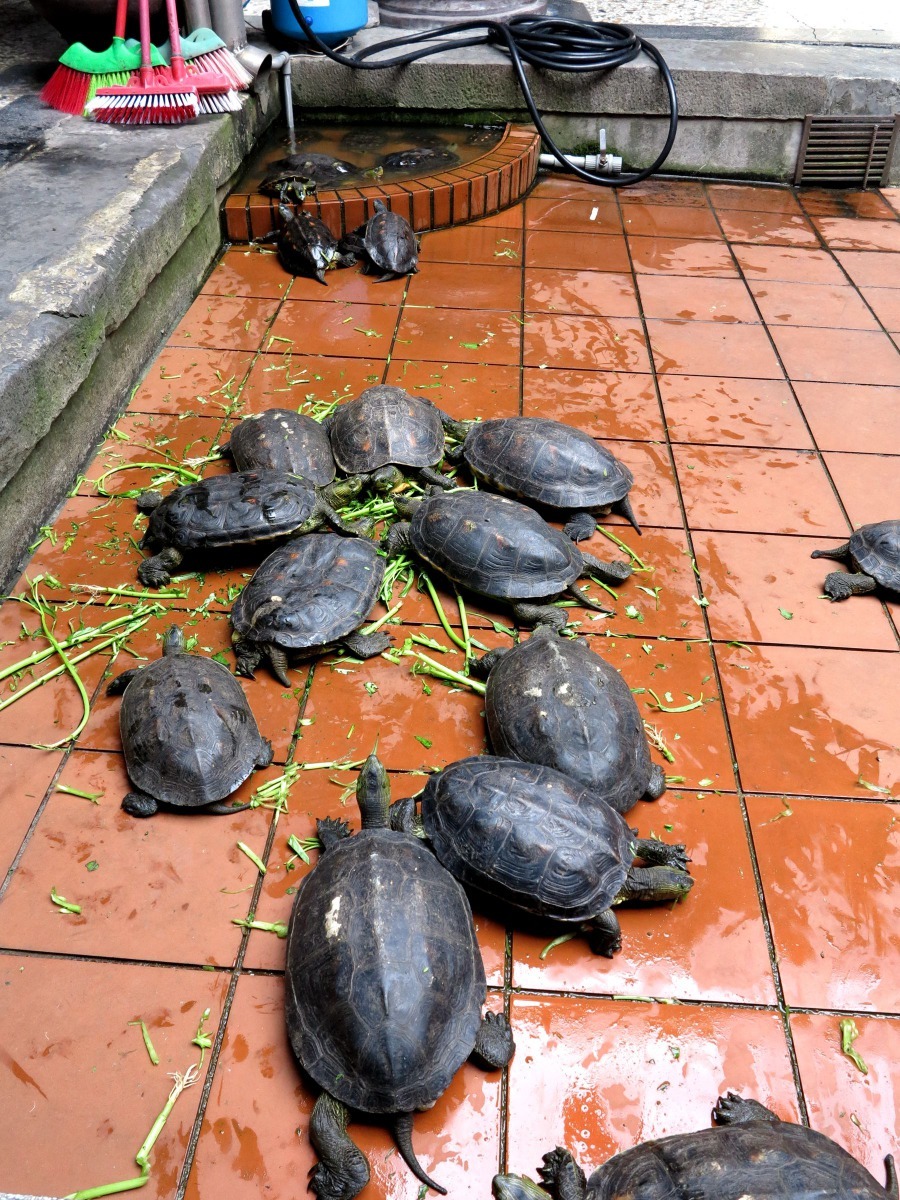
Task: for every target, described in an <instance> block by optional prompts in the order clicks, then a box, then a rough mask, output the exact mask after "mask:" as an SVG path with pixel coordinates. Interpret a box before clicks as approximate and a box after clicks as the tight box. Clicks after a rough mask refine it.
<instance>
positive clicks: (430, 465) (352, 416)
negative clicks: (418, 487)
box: [323, 384, 455, 492]
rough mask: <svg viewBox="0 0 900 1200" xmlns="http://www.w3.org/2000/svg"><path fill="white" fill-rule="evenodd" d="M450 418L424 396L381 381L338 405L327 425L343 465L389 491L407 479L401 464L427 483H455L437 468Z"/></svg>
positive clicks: (332, 447)
mask: <svg viewBox="0 0 900 1200" xmlns="http://www.w3.org/2000/svg"><path fill="white" fill-rule="evenodd" d="M446 419H448V418H447V417H446V414H444V413H442V412H441V410H440V409H439V408H436V407H435V405H433V404H432V403H431V401H430V400H426V399H425V398H424V396H411V395H410V394H409V392H406V391H404V390H403V388H399V387H392V386H391V385H390V384H378V385H376V386H375V387H370V388H366V390H365V391H364V392H361V393H360V395H359V396H357V398H356V399H355V400H351V401H349V402H348V403H347V404H341V405H339V406H338V408H337V409H336V410H335V411H334V413H333V414H332V415H331V416H330V417H327V418H326V419H325V421H324V422H323V424H324V426H325V428H326V429H327V430H328V436H329V438H330V439H331V449H332V453H333V454H334V459H335V462H336V463H337V465H338V466H339V467H340V469H341V470H342V471H344V472H345V473H346V474H347V475H350V476H365V477H366V479H367V482H368V483H369V484H371V485H372V486H373V487H374V488H375V490H376V491H378V492H390V491H391V490H392V489H393V488H395V487H397V486H398V485H400V484H401V483H403V478H404V476H403V472H402V471H400V470H399V468H400V467H404V468H406V470H407V472H408V473H409V474H411V475H414V476H415V477H416V478H417V479H419V480H421V481H422V482H423V483H425V484H432V485H435V486H437V487H441V488H445V489H449V488H452V487H454V486H455V484H454V482H453V480H452V479H448V478H447V476H446V475H442V474H441V472H440V471H437V470H435V469H434V468H435V467H436V466H437V464H438V463H439V462H440V461H441V459H442V458H443V457H444V430H443V428H442V425H443V422H444V421H445V420H446Z"/></svg>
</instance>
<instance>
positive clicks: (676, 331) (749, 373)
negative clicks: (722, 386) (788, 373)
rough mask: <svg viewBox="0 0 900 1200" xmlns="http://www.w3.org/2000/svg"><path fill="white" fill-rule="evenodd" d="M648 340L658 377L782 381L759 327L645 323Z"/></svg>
mask: <svg viewBox="0 0 900 1200" xmlns="http://www.w3.org/2000/svg"><path fill="white" fill-rule="evenodd" d="M647 336H648V337H649V338H650V348H651V350H652V351H653V361H654V363H655V364H656V370H657V372H658V373H659V374H660V375H667V374H676V375H733V376H738V377H740V378H744V379H781V378H783V375H784V373H783V371H782V370H781V367H780V366H779V365H778V360H777V358H776V357H775V354H774V353H773V351H772V346H771V344H770V342H769V338H768V335H767V333H766V331H765V329H764V328H763V327H762V326H761V325H731V326H724V325H720V324H716V323H715V322H714V321H648V322H647Z"/></svg>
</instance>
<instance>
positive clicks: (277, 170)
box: [259, 159, 319, 204]
mask: <svg viewBox="0 0 900 1200" xmlns="http://www.w3.org/2000/svg"><path fill="white" fill-rule="evenodd" d="M285 161H286V160H284V159H282V163H284V162H285ZM259 190H260V191H261V192H262V194H263V195H264V196H275V197H276V199H278V200H280V201H281V202H282V203H284V202H285V201H287V200H290V201H292V202H293V203H294V204H302V203H303V201H304V200H305V199H306V197H307V196H314V195H315V194H316V192H317V191H318V190H319V185H318V184H317V183H316V181H315V180H314V179H309V178H308V177H306V176H305V175H301V174H298V173H297V171H295V170H293V169H292V168H291V167H289V166H283V165H282V166H278V165H277V164H276V166H275V167H274V168H273V169H272V170H271V171H269V173H268V175H266V177H265V178H264V179H263V181H262V182H261V183H260V185H259Z"/></svg>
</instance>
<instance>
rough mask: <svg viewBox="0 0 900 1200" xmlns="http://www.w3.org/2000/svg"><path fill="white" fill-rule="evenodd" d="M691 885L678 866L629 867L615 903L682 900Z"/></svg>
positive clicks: (658, 902)
mask: <svg viewBox="0 0 900 1200" xmlns="http://www.w3.org/2000/svg"><path fill="white" fill-rule="evenodd" d="M693 886H694V881H693V879H692V878H691V877H690V875H689V874H688V873H687V871H686V870H682V869H681V868H680V867H674V866H672V867H670V866H651V867H631V868H630V870H629V872H628V874H627V875H626V876H625V882H624V883H623V884H622V890H621V891H620V892H619V894H618V896H617V897H616V900H615V903H616V904H666V903H668V902H669V901H671V900H682V899H683V898H684V897H685V896H686V895H687V894H688V892H689V891H690V890H691V888H692V887H693Z"/></svg>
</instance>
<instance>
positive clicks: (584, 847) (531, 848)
mask: <svg viewBox="0 0 900 1200" xmlns="http://www.w3.org/2000/svg"><path fill="white" fill-rule="evenodd" d="M422 821H423V823H424V826H425V832H426V833H427V835H428V838H429V840H430V841H431V844H432V846H433V847H434V852H435V854H436V855H437V856H438V858H439V860H440V861H441V862H442V863H443V865H444V866H445V867H446V868H447V870H448V871H450V872H451V873H452V874H453V875H455V876H456V878H457V879H458V880H459V881H460V882H461V883H464V884H468V885H469V886H470V887H473V888H476V889H477V890H478V891H479V892H483V893H485V894H486V895H489V896H495V897H497V898H498V899H500V900H502V901H503V902H504V903H505V904H508V905H511V906H512V907H514V908H518V909H521V910H523V911H525V912H527V913H532V914H534V915H535V916H540V917H547V918H552V919H553V920H555V921H585V920H588V919H589V918H591V917H594V916H596V915H597V914H598V913H600V912H603V911H604V909H607V908H609V905H610V903H611V902H612V901H613V900H614V899H615V897H616V896H617V895H618V893H619V891H620V889H621V887H622V884H623V883H624V882H625V876H626V875H627V873H628V868H629V867H630V866H631V863H632V860H633V858H634V854H633V851H632V844H633V843H632V835H631V831H630V830H629V828H628V826H627V825H626V824H625V822H624V821H623V820H622V818H621V817H620V816H619V814H618V813H617V812H615V811H614V810H613V809H611V808H610V807H609V806H608V805H606V804H603V803H602V801H599V800H598V799H597V797H596V796H594V795H593V794H592V793H590V792H589V791H588V790H587V789H586V788H583V787H581V785H580V784H577V783H575V782H574V780H572V779H568V778H567V777H566V776H565V775H562V774H560V772H559V771H554V770H552V769H551V768H550V767H541V766H536V765H535V764H533V763H522V762H518V761H517V760H516V759H513V758H494V757H492V756H491V755H486V754H485V755H480V756H477V757H473V758H463V759H461V760H460V761H459V762H455V763H452V764H451V765H450V766H449V767H447V768H446V769H445V770H443V771H442V772H441V774H440V775H433V776H432V777H431V778H430V779H429V780H428V783H427V784H426V785H425V790H424V792H423V793H422Z"/></svg>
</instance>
